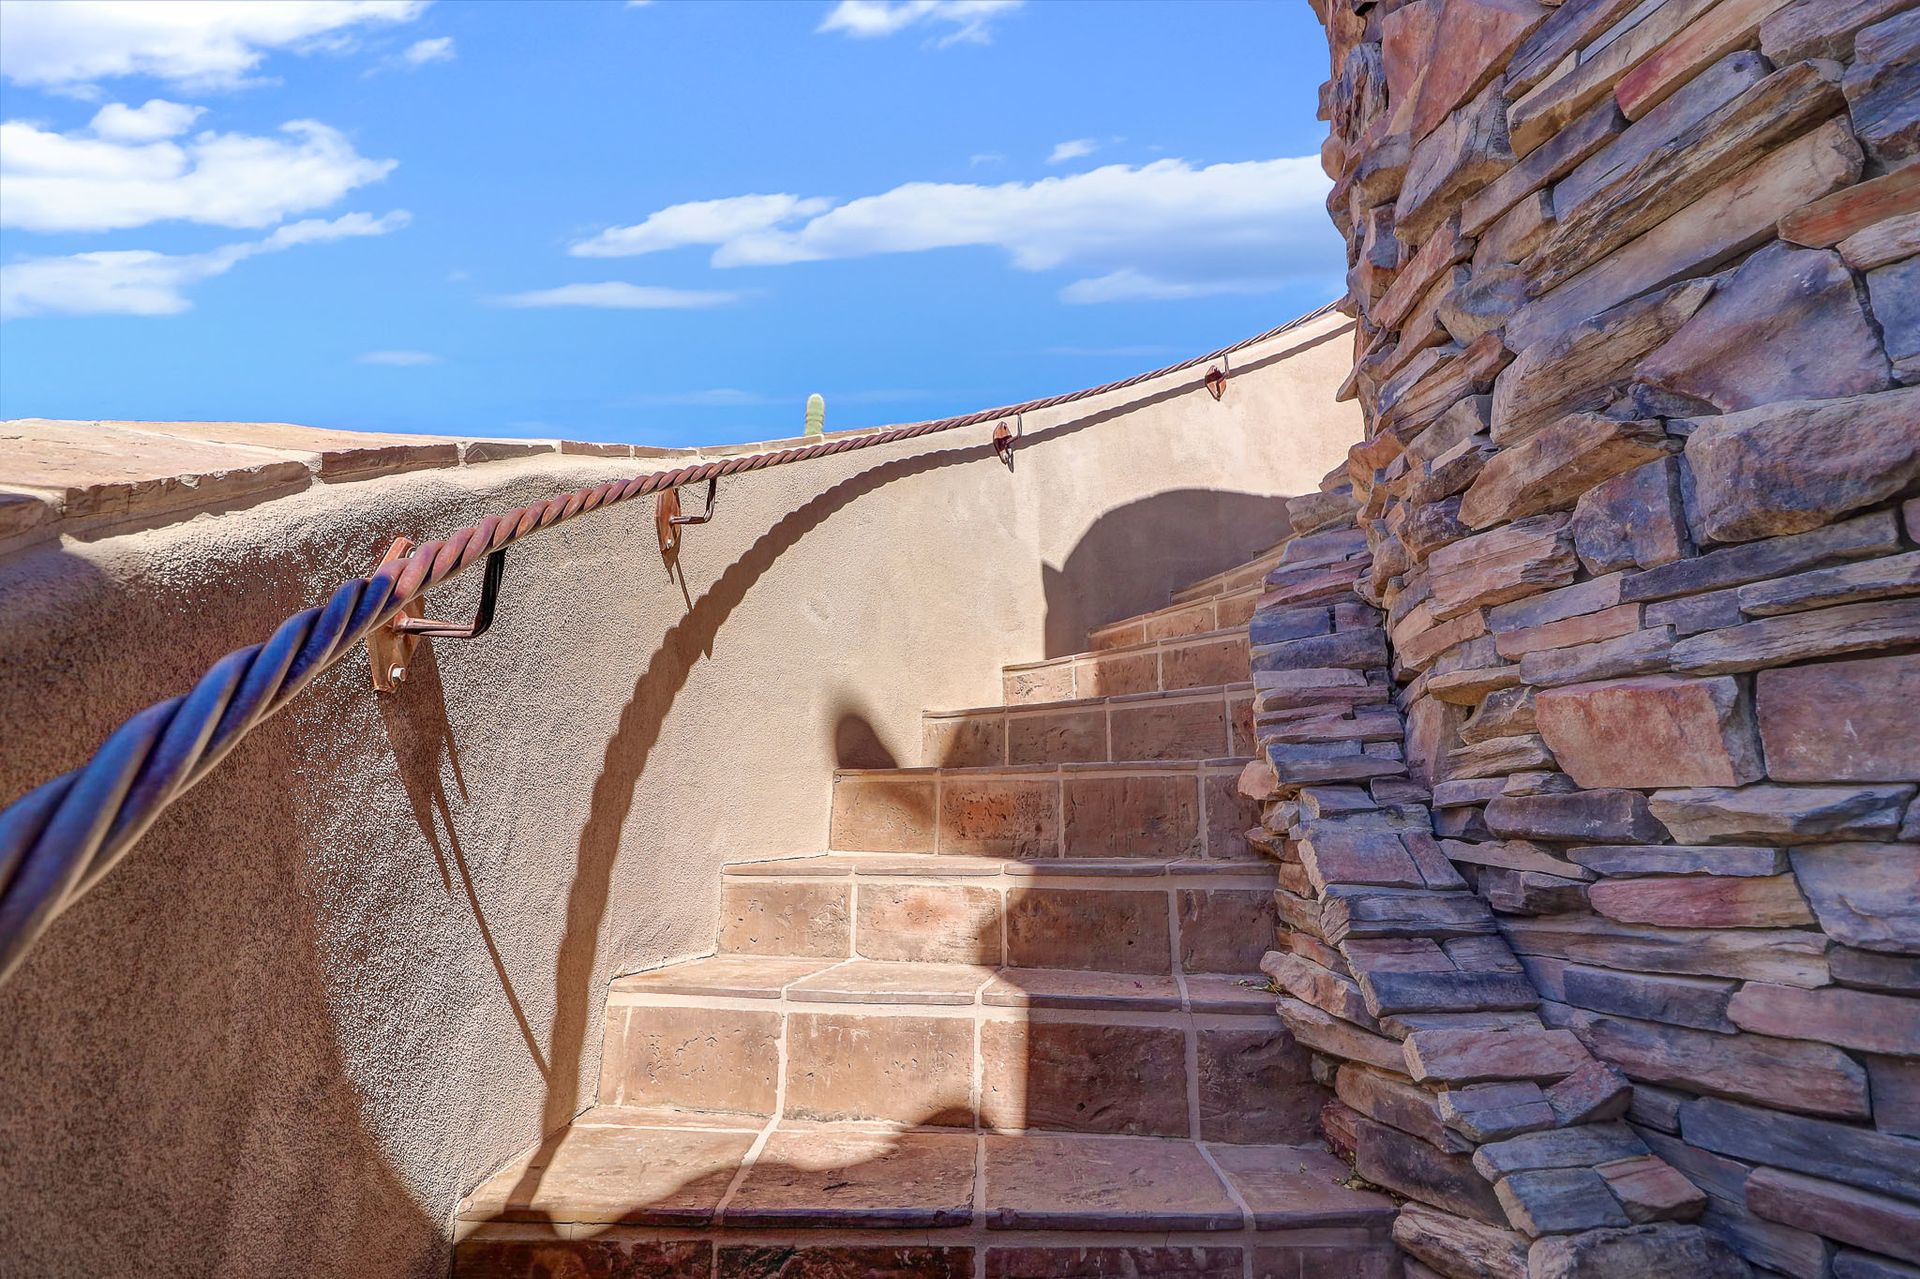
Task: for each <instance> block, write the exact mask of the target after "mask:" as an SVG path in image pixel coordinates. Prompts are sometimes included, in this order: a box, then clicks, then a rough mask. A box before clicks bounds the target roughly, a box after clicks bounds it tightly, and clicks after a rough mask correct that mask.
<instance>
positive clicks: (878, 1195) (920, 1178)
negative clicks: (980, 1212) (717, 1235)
mask: <svg viewBox="0 0 1920 1279" xmlns="http://www.w3.org/2000/svg"><path fill="white" fill-rule="evenodd" d="M973 1179H974V1139H973V1137H972V1136H971V1135H966V1136H962V1135H960V1134H957V1133H956V1134H953V1135H951V1136H948V1135H944V1134H939V1133H887V1134H880V1133H858V1132H847V1131H843V1130H835V1129H819V1128H801V1129H797V1130H796V1129H789V1128H781V1129H777V1130H776V1131H775V1132H774V1133H773V1134H772V1135H771V1136H769V1137H768V1138H767V1144H766V1146H765V1147H764V1148H763V1149H762V1150H761V1152H760V1157H759V1158H758V1159H757V1160H755V1161H754V1166H753V1169H752V1171H750V1172H749V1173H748V1174H747V1176H746V1179H745V1180H744V1181H742V1182H741V1183H740V1189H739V1190H737V1191H735V1192H734V1197H733V1201H732V1202H731V1203H730V1204H728V1206H727V1213H726V1222H727V1224H728V1225H733V1226H840V1227H858V1226H868V1227H882V1226H890V1227H902V1226H962V1225H966V1224H968V1223H969V1222H970V1221H972V1219H973Z"/></svg>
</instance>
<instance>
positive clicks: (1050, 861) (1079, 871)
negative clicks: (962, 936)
mask: <svg viewBox="0 0 1920 1279" xmlns="http://www.w3.org/2000/svg"><path fill="white" fill-rule="evenodd" d="M1279 871H1280V867H1279V863H1277V862H1275V861H1272V860H1271V859H1263V860H1257V861H1256V860H1252V859H1249V860H1245V861H1201V860H1198V859H1192V858H1164V857H1162V858H1155V857H1086V858H1071V857H1069V858H1043V859H1028V860H1017V859H1014V858H1007V857H975V856H970V855H968V854H964V853H828V854H826V855H825V856H820V857H787V858H774V859H769V860H766V861H757V862H733V863H731V864H729V865H727V866H725V867H722V868H721V873H722V874H723V875H735V876H747V877H751V878H755V879H849V878H852V877H854V876H885V877H902V876H905V877H912V878H921V877H928V878H936V879H952V878H964V879H983V878H989V877H999V876H1005V877H1009V878H1015V879H1044V878H1049V877H1053V876H1059V877H1063V878H1073V879H1084V878H1111V879H1157V878H1160V877H1163V876H1169V877H1174V878H1178V877H1181V876H1206V877H1208V878H1215V877H1222V876H1241V875H1246V876H1252V877H1255V878H1259V879H1262V880H1272V879H1274V878H1275V877H1276V876H1277V875H1278V874H1279Z"/></svg>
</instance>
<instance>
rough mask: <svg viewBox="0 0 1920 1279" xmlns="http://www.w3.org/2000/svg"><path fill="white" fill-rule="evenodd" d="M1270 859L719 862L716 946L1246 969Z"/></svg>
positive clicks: (814, 953)
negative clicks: (721, 873) (723, 869)
mask: <svg viewBox="0 0 1920 1279" xmlns="http://www.w3.org/2000/svg"><path fill="white" fill-rule="evenodd" d="M1278 876H1279V870H1278V867H1277V866H1276V865H1275V864H1274V863H1272V862H1237V863H1228V862H1164V861H1151V860H1147V859H1138V860H1115V861H1049V862H1003V861H995V860H993V859H991V858H980V857H971V858H969V857H945V856H940V855H938V854H902V855H899V856H889V855H885V854H848V855H832V856H828V857H823V858H803V859H799V860H795V861H782V862H762V863H748V864H744V865H736V866H731V867H728V868H727V874H726V875H725V876H724V877H723V878H722V881H721V886H720V942H719V949H720V951H721V952H722V953H723V954H728V955H768V956H779V957H786V958H804V959H817V960H823V961H825V960H840V959H848V958H861V959H877V960H885V961H889V962H894V963H949V964H988V965H997V964H1001V963H1006V964H1010V965H1012V966H1015V967H1019V968H1029V969H1032V968H1069V969H1078V970H1083V971H1092V972H1098V971H1110V972H1125V973H1146V974H1156V975H1170V974H1173V973H1175V972H1181V973H1188V972H1235V973H1253V972H1256V971H1258V967H1259V962H1260V956H1261V954H1262V953H1263V939H1264V938H1265V937H1266V936H1267V935H1268V933H1269V932H1270V930H1271V929H1272V927H1273V926H1274V924H1276V923H1277V922H1278V919H1279V916H1278V912H1277V911H1276V909H1275V906H1274V897H1273V890H1274V887H1275V885H1276V883H1277V882H1278Z"/></svg>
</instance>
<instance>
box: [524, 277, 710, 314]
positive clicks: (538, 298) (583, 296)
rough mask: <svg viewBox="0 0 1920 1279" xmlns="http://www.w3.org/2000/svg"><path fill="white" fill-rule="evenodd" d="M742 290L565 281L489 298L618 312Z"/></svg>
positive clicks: (677, 306)
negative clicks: (587, 307) (568, 282)
mask: <svg viewBox="0 0 1920 1279" xmlns="http://www.w3.org/2000/svg"><path fill="white" fill-rule="evenodd" d="M741 297H742V295H741V294H739V293H727V292H722V291H720V290H717V289H669V288H662V287H659V286H657V285H649V284H626V283H623V282H620V281H608V282H607V283H604V284H563V285H561V286H560V287H559V288H557V289H535V290H534V291H532V292H531V293H509V294H506V295H504V296H502V297H497V298H492V299H490V300H491V301H493V302H497V303H499V304H500V305H501V306H519V307H529V306H592V307H601V308H604V309H607V310H618V311H685V310H693V309H697V308H700V307H708V306H724V305H726V304H727V303H729V302H738V301H739V300H740V298H741Z"/></svg>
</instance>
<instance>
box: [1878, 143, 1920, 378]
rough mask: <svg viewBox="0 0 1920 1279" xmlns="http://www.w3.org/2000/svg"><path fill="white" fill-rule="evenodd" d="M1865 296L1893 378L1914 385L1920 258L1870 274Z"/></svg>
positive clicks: (1918, 360)
mask: <svg viewBox="0 0 1920 1279" xmlns="http://www.w3.org/2000/svg"><path fill="white" fill-rule="evenodd" d="M1909 167H1913V166H1909ZM1867 297H1868V299H1869V300H1870V301H1871V302H1872V303H1873V318H1874V322H1875V323H1877V324H1878V325H1879V326H1880V338H1881V341H1883V342H1885V343H1886V347H1887V358H1888V359H1890V360H1892V361H1893V371H1894V375H1895V376H1896V377H1898V378H1899V379H1900V381H1902V382H1904V383H1906V384H1907V385H1909V386H1911V385H1913V383H1914V382H1915V381H1917V380H1920V257H1914V258H1907V259H1905V260H1904V261H1900V262H1894V263H1891V264H1890V265H1887V266H1883V267H1881V268H1880V269H1879V270H1877V271H1869V272H1868V273H1867Z"/></svg>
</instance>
